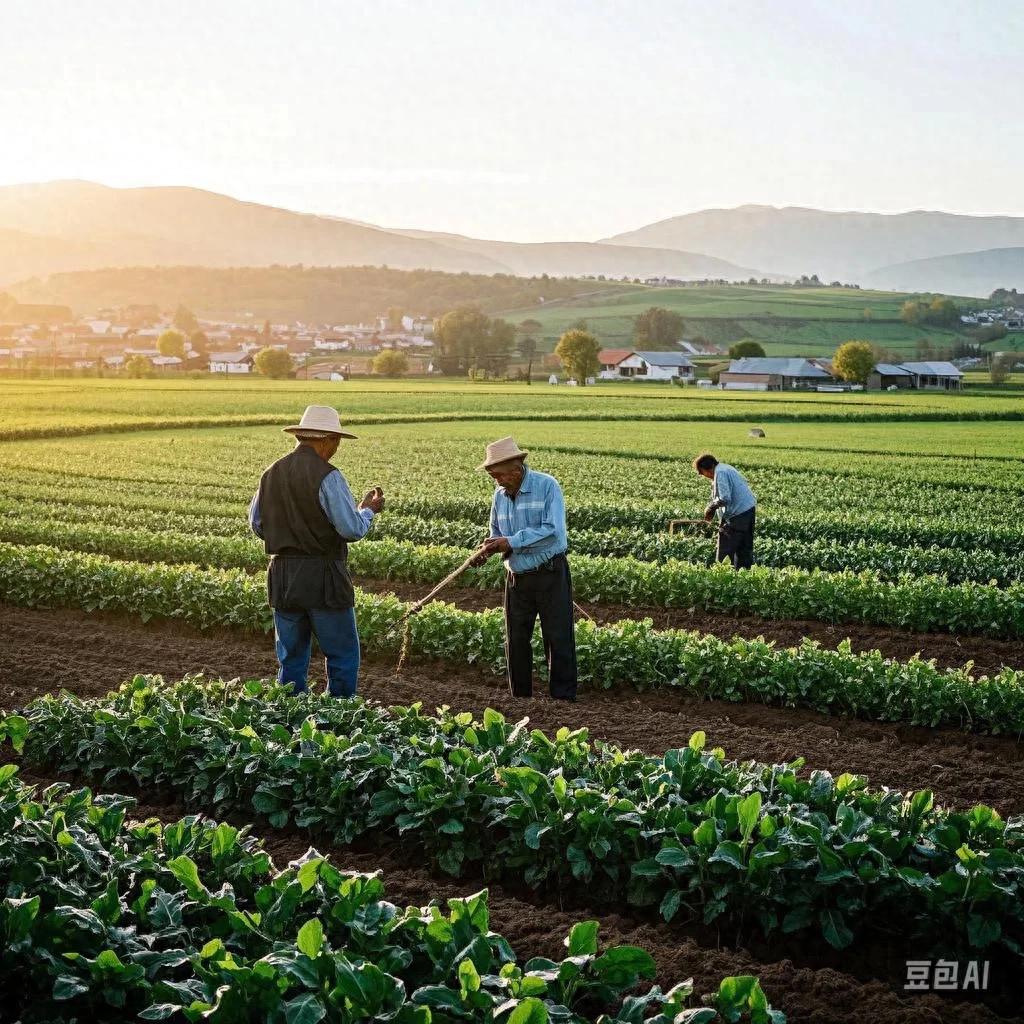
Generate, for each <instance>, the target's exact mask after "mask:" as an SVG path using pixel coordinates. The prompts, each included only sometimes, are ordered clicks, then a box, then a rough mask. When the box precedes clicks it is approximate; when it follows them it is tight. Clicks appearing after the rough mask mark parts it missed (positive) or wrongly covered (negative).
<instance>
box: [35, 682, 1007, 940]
mask: <svg viewBox="0 0 1024 1024" xmlns="http://www.w3.org/2000/svg"><path fill="white" fill-rule="evenodd" d="M25 718H26V719H27V724H28V742H27V745H26V756H27V759H28V761H29V763H30V764H41V765H46V766H48V767H55V768H57V769H58V770H61V771H68V770H76V771H84V772H86V773H87V774H88V775H89V776H91V777H95V778H102V779H103V780H104V782H105V784H114V783H121V782H122V781H128V780H130V781H131V782H132V783H133V784H134V785H137V786H139V787H141V788H142V789H143V790H146V791H150V790H154V789H155V790H157V791H161V792H167V791H170V792H173V793H176V794H180V795H182V796H183V797H184V798H185V800H186V802H187V803H188V804H191V805H195V806H201V807H210V806H212V807H213V808H214V809H215V810H216V811H217V812H218V813H222V812H223V813H242V814H248V813H251V812H252V811H255V812H257V813H259V814H262V815H266V816H267V818H268V820H269V821H270V822H271V824H273V825H275V826H277V827H284V826H287V825H294V826H297V827H300V828H307V827H314V828H317V829H320V830H324V831H325V832H326V833H327V834H328V835H329V836H330V837H331V838H332V839H333V840H335V841H338V842H342V843H350V842H352V841H353V840H355V839H356V838H358V837H359V836H361V835H364V834H366V833H368V832H370V831H373V832H374V833H375V834H377V835H381V834H385V835H386V834H388V833H392V834H394V835H396V836H400V837H401V841H402V843H403V846H404V847H405V848H407V849H408V848H410V847H412V848H415V849H416V850H418V851H422V854H423V856H424V857H425V858H426V859H427V861H428V862H429V863H430V864H432V865H434V866H436V867H438V868H440V869H442V870H443V871H446V872H448V873H449V874H452V875H456V876H458V875H462V874H464V873H466V872H467V871H471V872H474V873H476V872H478V871H482V872H483V873H484V875H485V876H486V877H489V878H503V877H504V878H522V879H523V880H524V881H525V882H526V884H527V885H529V886H531V887H533V888H535V889H538V890H540V891H541V892H542V893H545V894H557V893H561V892H565V891H572V886H573V885H574V884H575V885H581V886H584V887H585V892H586V894H587V898H588V899H591V900H598V901H605V902H608V903H611V904H621V903H622V902H624V901H628V903H629V904H631V905H633V906H657V907H659V909H660V912H661V914H662V916H663V917H664V918H665V919H666V920H678V921H681V922H684V923H690V924H695V923H700V924H704V925H707V924H711V923H715V924H716V925H717V926H718V927H720V928H724V929H727V930H730V931H731V930H734V929H735V928H737V927H739V926H740V925H741V923H742V922H750V923H751V924H752V925H754V926H755V927H757V928H758V929H759V930H760V931H761V932H762V933H764V934H765V935H771V934H773V933H777V932H780V931H781V932H783V933H808V932H809V933H811V934H812V935H814V934H817V935H820V936H821V937H822V938H824V939H825V941H827V942H828V943H830V944H831V945H832V946H834V947H836V948H840V949H841V948H844V947H846V946H848V945H850V944H851V943H852V942H853V941H854V940H855V938H857V937H858V936H860V937H862V938H863V939H865V940H866V941H870V937H871V935H872V934H873V933H874V934H877V933H878V932H879V930H884V929H885V928H886V927H887V926H888V923H889V922H891V921H893V920H898V921H899V922H900V926H901V934H902V935H903V937H904V938H905V940H906V941H907V943H908V945H910V946H912V947H913V948H914V949H915V950H920V951H921V953H922V954H924V953H925V952H927V953H931V954H936V953H937V954H941V955H954V956H960V955H965V954H969V953H970V952H972V951H974V950H978V949H983V948H986V947H990V946H997V945H998V946H1003V947H1004V948H1006V949H1007V950H1010V951H1012V952H1013V953H1015V954H1017V955H1020V952H1021V947H1020V943H1021V941H1024V822H1021V821H1018V820H1011V821H1009V822H1007V821H1004V820H1003V819H1002V818H1001V817H1000V816H999V815H998V814H997V813H996V812H995V811H994V810H992V809H991V808H988V807H985V806H980V805H979V806H977V807H975V808H973V809H972V810H971V811H969V812H955V811H949V810H945V809H943V808H940V807H937V806H935V804H934V801H933V798H932V794H931V793H930V792H927V791H922V792H917V793H911V794H903V793H899V792H894V791H888V790H887V791H882V792H875V791H872V790H870V789H869V788H868V787H867V781H866V780H865V779H863V778H861V777H857V776H852V775H842V776H840V777H839V778H838V779H834V778H833V777H832V776H831V775H829V774H828V773H826V772H820V771H816V772H812V773H811V774H810V776H809V777H808V778H804V777H802V776H801V775H800V774H799V769H800V768H801V766H802V762H800V761H796V762H794V763H792V764H788V765H766V764H758V763H756V762H750V763H747V764H742V765H741V764H737V763H735V762H726V760H725V754H724V752H723V751H721V750H712V751H708V750H706V749H705V737H704V734H703V733H696V734H694V736H693V737H692V738H691V740H690V742H689V744H688V746H686V747H684V748H682V749H679V750H671V751H668V752H667V753H666V754H665V755H664V756H662V757H652V756H648V755H645V754H642V753H639V752H637V751H623V750H621V749H619V748H617V747H615V746H611V745H598V746H597V747H596V748H593V747H591V745H590V744H589V743H588V742H587V738H586V732H585V731H584V730H578V731H576V732H571V731H570V730H568V729H561V730H559V732H558V733H557V735H556V736H555V737H554V738H553V739H552V738H551V737H549V736H547V735H546V734H544V733H543V732H541V731H539V730H533V731H530V730H529V729H527V728H526V721H527V720H525V719H524V720H523V721H521V722H519V723H513V722H509V721H506V719H505V718H504V717H503V716H502V715H500V714H498V713H497V712H495V711H491V710H488V711H486V712H485V713H484V714H483V716H482V719H481V720H474V718H473V716H472V714H471V713H469V712H465V713H461V714H457V715H455V714H451V713H448V712H441V713H440V714H439V716H438V717H433V716H429V715H423V714H422V713H421V712H420V709H419V706H418V705H416V706H413V707H410V708H392V709H390V710H385V709H383V708H380V707H379V706H376V705H373V704H367V703H364V702H362V701H359V700H358V699H355V700H350V701H336V700H333V699H331V698H326V697H312V698H309V699H299V700H296V699H295V698H293V697H291V695H290V694H289V693H288V692H287V691H286V690H285V689H284V688H283V687H279V686H277V685H276V684H262V683H256V682H252V683H246V684H239V683H238V681H233V682H231V683H213V684H206V683H204V682H202V681H197V680H194V679H189V680H185V681H183V682H182V683H180V684H176V685H172V686H167V685H165V684H163V681H162V680H160V679H159V677H142V676H139V677H136V678H135V680H133V681H132V682H131V683H130V684H126V685H125V686H123V687H122V688H121V690H120V691H118V692H117V693H115V694H111V695H110V696H108V697H106V698H101V699H92V700H88V701H81V700H79V699H77V698H75V697H73V696H71V695H66V694H65V695H61V696H58V697H53V696H47V697H44V698H41V699H39V700H37V701H35V702H34V703H33V704H32V705H31V706H30V707H29V708H28V709H27V710H26V712H25Z"/></svg>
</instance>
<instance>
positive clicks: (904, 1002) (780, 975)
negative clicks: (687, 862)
mask: <svg viewBox="0 0 1024 1024" xmlns="http://www.w3.org/2000/svg"><path fill="white" fill-rule="evenodd" d="M24 777H25V781H26V782H29V783H34V784H38V785H45V784H48V783H50V782H55V781H68V780H62V779H60V778H57V777H54V776H48V775H44V774H39V773H35V772H25V773H24ZM184 813H186V808H185V807H184V806H183V805H182V804H180V803H176V802H167V803H154V802H140V804H139V805H138V807H137V808H136V811H135V815H134V816H137V817H138V818H140V819H144V818H146V817H158V818H160V819H161V820H163V821H165V822H168V821H174V820H176V819H177V818H178V817H180V816H181V815H182V814H184ZM255 831H256V833H257V834H258V835H260V836H261V837H263V839H264V841H265V845H266V848H267V850H268V852H269V853H270V854H271V856H272V857H273V859H274V862H275V863H276V864H277V865H278V866H279V867H283V866H285V865H286V864H287V863H288V862H289V861H291V860H295V859H297V858H299V857H301V856H302V855H303V854H304V853H305V852H306V851H307V849H308V848H309V847H310V846H311V845H313V846H315V847H316V848H317V850H318V851H319V852H320V853H323V854H326V855H328V856H329V857H330V858H331V860H332V862H333V863H335V864H337V865H338V866H339V867H342V868H344V869H346V870H352V871H366V872H373V871H381V872H382V875H383V878H384V883H385V895H386V898H387V899H388V900H390V901H391V902H392V903H395V904H397V905H398V906H402V907H404V906H417V907H419V906H425V905H427V904H429V903H431V902H437V903H439V904H440V905H441V906H444V905H445V902H446V901H447V900H449V899H452V898H456V897H460V896H461V897H464V896H468V895H471V894H473V893H475V892H478V891H479V890H480V889H481V888H483V887H484V882H483V881H482V880H480V879H473V878H470V879H458V880H456V879H452V878H449V877H447V876H439V875H436V874H432V873H431V872H430V871H428V870H426V869H425V868H423V867H421V866H418V865H417V863H416V861H415V855H414V854H413V853H412V852H411V851H408V850H403V848H402V847H401V845H400V844H398V843H393V842H390V843H386V844H384V845H382V846H380V847H379V848H377V849H360V850H355V849H346V848H341V847H335V846H332V845H331V844H329V843H324V842H314V841H312V840H311V837H310V836H309V835H308V834H305V833H301V832H295V831H284V830H278V829H272V828H270V827H269V826H267V825H266V824H265V823H259V824H258V825H257V827H256V829H255ZM362 845H363V846H364V847H365V846H369V845H371V844H369V843H364V844H362ZM487 888H488V890H489V899H488V905H489V907H490V916H491V928H492V929H493V930H494V931H496V932H498V933H500V934H501V935H504V936H505V938H506V939H508V940H509V942H510V943H511V944H512V947H513V949H515V951H516V953H517V955H518V956H519V957H520V959H521V960H522V961H525V960H527V959H529V958H530V957H533V956H545V957H549V958H551V959H553V960H560V959H561V958H562V957H563V956H564V955H565V947H564V945H563V941H562V940H563V939H564V938H565V936H566V935H567V934H568V933H569V929H570V928H571V927H572V926H573V924H575V923H576V922H577V921H581V920H588V919H590V920H594V919H596V920H598V921H600V925H601V929H600V936H599V939H600V942H601V943H602V946H604V947H606V946H612V945H620V944H626V945H635V946H640V947H642V948H643V949H646V950H647V951H648V952H649V953H650V954H651V955H652V956H653V957H654V960H655V962H656V964H657V968H658V974H657V978H656V979H655V980H656V983H657V984H659V985H661V986H662V988H663V989H668V988H670V987H671V986H672V985H674V984H676V983H677V982H679V981H682V980H685V979H687V978H692V979H693V981H694V989H695V992H696V993H698V994H704V993H710V992H714V991H715V990H716V988H717V986H718V983H719V982H720V981H721V979H722V978H724V977H727V976H728V975H735V974H754V975H756V976H757V977H759V978H760V979H761V984H762V987H763V988H764V990H765V992H766V993H767V994H768V998H769V1000H770V1001H771V1003H772V1006H773V1007H774V1008H775V1009H778V1010H782V1011H784V1012H785V1014H786V1017H787V1020H788V1021H789V1022H790V1024H862V1022H864V1021H872V1022H876V1024H998V1022H999V1021H1020V1020H1024V1017H1022V1016H1018V1015H1016V1014H1014V1015H1012V1016H1010V1015H1004V1014H1001V1013H997V1012H996V1011H995V1010H994V1009H992V1008H991V1007H990V1006H986V1005H982V1004H979V1003H976V1002H967V1001H964V1000H960V999H956V998H950V997H945V998H944V997H940V996H938V995H935V994H924V995H913V996H908V995H905V994H904V993H902V992H901V991H900V982H901V980H902V979H901V978H899V977H897V976H896V973H895V971H894V970H893V965H891V964H889V965H887V966H886V967H884V968H883V969H882V970H880V969H879V965H878V962H877V961H878V960H879V958H878V957H873V956H872V951H871V950H868V951H862V952H861V953H859V954H857V953H851V952H844V953H842V954H838V953H831V952H829V951H826V952H825V953H824V955H823V956H821V955H815V954H814V953H813V952H811V953H810V954H809V955H808V956H807V957H806V959H807V960H808V961H809V963H804V962H801V963H799V964H798V963H794V960H793V959H792V958H788V957H780V958H777V957H773V956H771V955H770V954H769V955H766V951H764V950H758V951H757V953H756V954H755V953H751V952H749V951H748V950H747V949H744V948H729V947H728V946H724V945H721V944H716V943H715V942H714V939H713V937H712V938H711V941H710V942H709V941H707V940H706V937H703V939H702V941H698V940H697V939H696V938H694V937H693V936H691V935H687V934H686V933H685V932H684V931H683V930H681V929H679V928H674V927H672V926H670V925H666V924H664V923H663V922H661V921H659V920H657V919H655V918H654V917H653V916H652V915H651V914H650V913H645V912H640V911H635V910H632V909H631V908H629V907H625V908H623V909H622V910H621V911H620V912H610V911H608V910H607V908H593V907H588V906H587V905H586V902H585V900H584V901H581V900H577V901H575V902H567V903H566V904H565V905H562V906H554V905H553V904H552V903H550V902H542V901H540V900H538V899H536V898H534V897H531V894H529V893H528V892H516V891H513V890H511V889H510V888H508V887H506V886H503V885H500V884H495V883H493V882H491V883H489V884H487ZM823 960H824V961H825V962H826V965H822V964H821V961H823ZM829 960H834V961H836V962H837V965H836V966H833V965H831V964H827V961H829ZM873 961H874V962H873ZM880 973H888V974H889V976H890V980H889V981H888V982H886V981H881V980H876V978H874V977H873V976H872V975H873V974H874V975H878V974H880ZM997 986H998V987H997ZM1015 987H1016V985H1015V980H1014V979H1003V982H1002V983H1000V982H999V979H998V978H995V979H993V984H992V988H993V989H995V990H996V991H995V998H997V999H998V1001H999V1002H1000V1003H1001V1004H1005V1003H1007V999H1006V997H1005V996H1004V995H1003V993H1004V992H1005V991H1011V990H1013V989H1014V988H1015ZM1010 1005H1011V1006H1012V1005H1013V1003H1012V1002H1010ZM1004 1009H1005V1007H1004Z"/></svg>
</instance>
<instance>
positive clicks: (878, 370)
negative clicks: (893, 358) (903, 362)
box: [868, 363, 914, 391]
mask: <svg viewBox="0 0 1024 1024" xmlns="http://www.w3.org/2000/svg"><path fill="white" fill-rule="evenodd" d="M913 386H914V375H913V374H912V373H911V372H910V371H909V370H908V369H907V368H906V367H905V366H897V365H896V364H895V363H879V364H878V365H877V366H876V367H875V369H874V372H873V373H872V374H871V376H870V377H868V390H869V391H888V389H889V388H900V389H909V388H912V387H913Z"/></svg>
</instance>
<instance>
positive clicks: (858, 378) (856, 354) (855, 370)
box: [832, 341, 876, 384]
mask: <svg viewBox="0 0 1024 1024" xmlns="http://www.w3.org/2000/svg"><path fill="white" fill-rule="evenodd" d="M875 362H876V360H875V350H874V348H873V347H872V345H871V342H869V341H845V342H843V344H842V345H840V346H839V348H837V349H836V353H835V355H834V356H833V357H832V369H833V371H834V372H835V375H836V376H837V377H838V378H839V379H840V380H846V381H849V382H850V383H851V384H867V382H868V377H870V376H871V373H872V371H873V370H874V368H875Z"/></svg>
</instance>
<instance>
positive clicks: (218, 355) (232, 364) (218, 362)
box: [210, 350, 252, 373]
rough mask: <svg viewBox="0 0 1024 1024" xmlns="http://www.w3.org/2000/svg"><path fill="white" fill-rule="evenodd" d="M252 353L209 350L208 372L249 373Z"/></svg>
mask: <svg viewBox="0 0 1024 1024" xmlns="http://www.w3.org/2000/svg"><path fill="white" fill-rule="evenodd" d="M251 371H252V355H251V353H249V352H243V351H241V350H239V351H238V352H211V353H210V373H250V372H251Z"/></svg>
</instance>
